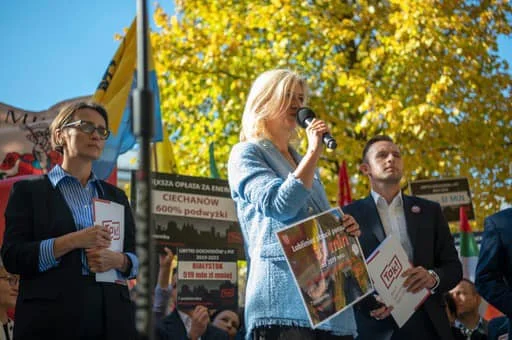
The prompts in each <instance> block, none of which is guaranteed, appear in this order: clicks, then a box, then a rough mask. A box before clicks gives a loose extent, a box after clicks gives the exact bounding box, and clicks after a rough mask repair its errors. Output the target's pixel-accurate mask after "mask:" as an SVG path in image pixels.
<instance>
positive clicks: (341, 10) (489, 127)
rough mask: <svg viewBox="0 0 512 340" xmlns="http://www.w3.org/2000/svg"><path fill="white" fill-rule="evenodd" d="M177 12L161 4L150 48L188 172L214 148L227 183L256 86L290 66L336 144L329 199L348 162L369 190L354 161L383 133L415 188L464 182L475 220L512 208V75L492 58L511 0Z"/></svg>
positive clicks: (251, 4)
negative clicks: (266, 74)
mask: <svg viewBox="0 0 512 340" xmlns="http://www.w3.org/2000/svg"><path fill="white" fill-rule="evenodd" d="M175 8H176V13H175V14H174V15H169V14H167V13H165V12H164V11H163V10H162V9H161V8H159V7H157V9H156V11H155V13H154V17H155V21H156V23H157V26H158V27H159V31H158V32H154V33H153V34H152V43H153V48H154V55H155V58H156V67H157V72H158V76H159V81H160V83H159V84H160V89H161V92H160V93H161V103H162V112H163V115H164V119H165V120H166V121H167V122H168V124H169V125H170V126H171V128H172V133H173V137H174V139H175V140H176V142H175V156H176V160H177V162H178V165H179V168H180V169H187V174H189V175H197V176H207V175H208V169H209V161H208V154H209V153H208V147H209V145H210V143H211V142H215V145H216V155H217V157H218V159H217V165H218V166H219V170H220V172H221V175H224V177H225V174H226V167H225V165H226V161H227V157H228V155H229V151H230V149H231V147H232V146H233V145H234V144H235V143H237V142H238V135H239V131H240V120H241V115H242V112H243V108H244V104H245V99H246V96H247V93H248V91H249V88H250V86H251V83H252V81H253V80H254V79H255V78H256V76H257V75H259V74H260V73H261V72H263V71H265V70H268V69H272V68H291V69H294V70H297V71H298V72H300V73H302V74H304V75H305V76H306V77H307V79H308V83H309V86H310V88H311V89H312V90H313V93H312V98H311V101H310V103H309V106H311V107H312V108H313V109H314V111H315V112H316V113H317V115H318V116H319V117H320V118H322V119H324V120H326V121H327V122H328V123H329V124H330V127H331V132H332V135H333V136H334V137H335V138H336V140H337V141H338V145H339V147H338V149H337V150H336V151H334V152H331V153H325V159H324V160H323V162H322V163H321V167H322V178H323V181H324V183H325V184H326V188H327V191H328V194H329V196H330V197H331V198H332V201H333V203H334V202H335V198H336V192H337V190H338V189H337V184H336V183H337V178H336V177H337V171H336V164H337V163H336V162H337V161H340V162H341V160H342V159H345V160H347V163H348V165H349V173H350V174H351V175H352V182H353V183H354V185H353V189H354V191H355V192H354V193H353V196H354V197H356V198H359V197H363V196H365V195H367V193H368V186H367V184H366V183H365V182H366V181H365V180H364V179H363V177H362V176H361V175H360V174H358V171H357V166H358V164H359V162H360V155H361V151H362V147H363V145H364V142H365V141H366V140H367V139H368V138H370V137H372V136H374V135H376V134H381V133H384V134H388V135H390V136H392V137H393V138H394V139H395V140H396V142H397V143H398V144H399V145H400V146H401V147H402V151H403V154H404V157H405V163H406V174H405V177H406V178H407V179H408V180H414V179H426V178H438V177H468V178H469V182H470V185H471V190H472V194H473V198H474V203H475V209H476V214H477V217H478V218H479V220H480V221H481V219H482V218H483V217H484V216H486V215H488V214H490V213H493V212H495V211H497V210H499V208H500V205H501V203H502V201H503V200H505V201H506V202H509V203H510V202H512V190H510V187H511V185H512V173H511V172H512V169H510V168H511V167H512V165H511V164H512V163H511V162H512V151H511V150H512V148H511V146H512V141H511V139H512V118H511V117H512V104H511V94H512V78H511V74H510V71H509V70H508V65H507V63H506V62H505V61H503V60H502V59H500V58H499V56H498V55H497V37H498V35H500V34H505V35H508V34H510V33H511V31H512V27H511V22H510V18H511V16H512V8H511V5H510V4H509V2H508V1H507V0H501V1H499V0H490V1H484V0H482V1H476V0H472V1H470V0H468V1H442V0H359V1H355V0H354V1H352V0H345V1H330V0H316V1H315V0H310V1H298V0H295V1H294V0H288V1H286V0H282V1H280V0H267V1H248V0H245V1H236V0H231V1H229V0H210V1H202V0H190V1H185V0H181V1H176V7H175ZM404 185H405V183H404ZM481 225H482V224H481V223H479V226H481Z"/></svg>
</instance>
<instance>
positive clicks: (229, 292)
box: [177, 248, 238, 311]
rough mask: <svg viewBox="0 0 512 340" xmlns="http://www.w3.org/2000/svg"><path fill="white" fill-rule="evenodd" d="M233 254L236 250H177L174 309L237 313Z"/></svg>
mask: <svg viewBox="0 0 512 340" xmlns="http://www.w3.org/2000/svg"><path fill="white" fill-rule="evenodd" d="M236 253H237V252H236V249H220V248H178V271H177V275H178V278H177V290H178V291H177V305H178V308H180V309H193V308H194V307H195V306H197V305H202V306H206V307H208V308H209V309H221V308H222V309H224V308H228V309H231V310H234V311H236V310H238V289H237V277H238V270H237V262H236V261H237V254H236Z"/></svg>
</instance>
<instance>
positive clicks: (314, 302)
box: [276, 208, 374, 328]
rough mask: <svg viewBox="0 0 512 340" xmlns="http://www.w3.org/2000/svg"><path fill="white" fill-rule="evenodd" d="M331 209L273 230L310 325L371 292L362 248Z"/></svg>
mask: <svg viewBox="0 0 512 340" xmlns="http://www.w3.org/2000/svg"><path fill="white" fill-rule="evenodd" d="M342 217H343V212H342V211H341V209H340V208H332V209H330V210H328V211H325V212H323V213H320V214H318V215H315V216H312V217H309V218H307V219H305V220H302V221H300V222H298V223H295V224H293V225H290V226H289V227H287V228H285V229H283V230H280V231H278V232H276V234H277V238H278V239H279V242H280V243H281V247H282V249H283V252H284V254H285V256H286V259H287V262H288V266H289V268H290V270H291V272H292V273H293V277H294V279H295V283H296V285H297V289H298V291H299V292H300V294H301V297H302V301H303V303H304V306H305V308H306V311H307V313H308V316H309V320H310V322H311V326H312V327H313V328H315V327H317V326H319V325H320V324H322V323H323V322H325V321H327V320H329V319H331V318H332V317H334V316H336V315H338V314H340V313H342V312H343V311H344V310H345V309H347V308H348V307H350V306H352V305H353V304H355V303H356V302H358V301H359V300H361V299H362V298H364V297H365V296H366V295H368V294H369V293H371V292H373V291H374V288H373V285H372V282H371V279H370V276H369V275H368V269H367V267H366V263H365V259H364V255H363V251H362V249H361V246H360V244H359V240H358V239H357V238H356V237H352V236H349V235H348V234H347V233H346V232H345V231H344V227H343V225H342Z"/></svg>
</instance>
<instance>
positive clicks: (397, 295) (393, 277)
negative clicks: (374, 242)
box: [366, 234, 430, 327]
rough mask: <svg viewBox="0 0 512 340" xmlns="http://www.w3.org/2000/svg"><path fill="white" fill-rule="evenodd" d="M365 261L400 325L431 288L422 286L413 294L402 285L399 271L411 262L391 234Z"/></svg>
mask: <svg viewBox="0 0 512 340" xmlns="http://www.w3.org/2000/svg"><path fill="white" fill-rule="evenodd" d="M366 262H367V265H368V270H369V272H370V276H371V277H372V279H373V282H374V285H375V289H376V290H377V292H378V293H379V296H380V298H381V300H382V301H383V302H384V304H385V305H386V306H389V307H391V306H392V307H393V310H392V311H391V315H392V316H393V318H394V319H395V321H396V323H397V325H398V327H402V326H403V325H404V324H405V322H406V321H407V320H408V319H409V318H410V317H411V315H412V314H413V313H414V311H415V310H416V309H417V308H419V307H420V306H421V304H422V303H423V302H424V301H425V300H426V299H427V297H428V296H429V295H430V292H429V291H428V290H426V289H422V290H421V291H419V292H418V293H416V294H414V293H411V292H408V291H407V287H404V282H405V280H406V278H405V277H402V274H403V272H404V271H406V270H407V269H409V268H411V267H412V265H411V263H410V262H409V259H408V257H407V254H406V253H405V250H404V248H403V247H402V245H401V244H400V241H399V240H398V239H397V237H396V236H394V235H393V234H391V235H389V236H388V237H386V239H385V240H384V241H383V242H382V243H381V244H380V246H379V247H378V248H377V249H375V251H374V252H373V253H372V254H371V255H370V256H368V259H367V260H366Z"/></svg>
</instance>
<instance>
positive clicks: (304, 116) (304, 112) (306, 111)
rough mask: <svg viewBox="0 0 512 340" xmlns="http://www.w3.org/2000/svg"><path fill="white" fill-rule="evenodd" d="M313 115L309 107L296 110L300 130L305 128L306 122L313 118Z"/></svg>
mask: <svg viewBox="0 0 512 340" xmlns="http://www.w3.org/2000/svg"><path fill="white" fill-rule="evenodd" d="M315 117H316V116H315V113H314V112H313V110H311V109H310V108H309V107H301V108H299V109H298V110H297V123H298V124H299V125H300V127H302V128H304V129H305V128H306V127H307V124H306V120H308V119H313V118H315Z"/></svg>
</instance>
